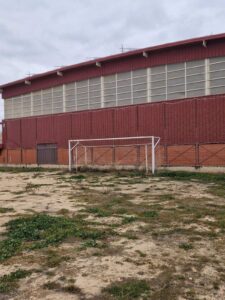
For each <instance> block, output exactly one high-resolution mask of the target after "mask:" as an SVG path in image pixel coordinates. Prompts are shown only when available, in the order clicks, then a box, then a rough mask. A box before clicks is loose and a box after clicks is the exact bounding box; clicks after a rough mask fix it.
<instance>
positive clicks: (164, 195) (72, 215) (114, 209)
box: [0, 171, 225, 300]
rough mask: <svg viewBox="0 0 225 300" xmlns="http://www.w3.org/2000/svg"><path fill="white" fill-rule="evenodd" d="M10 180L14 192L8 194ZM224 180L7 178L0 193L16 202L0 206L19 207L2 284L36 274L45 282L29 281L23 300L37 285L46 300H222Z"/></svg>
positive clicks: (8, 234) (194, 176)
mask: <svg viewBox="0 0 225 300" xmlns="http://www.w3.org/2000/svg"><path fill="white" fill-rule="evenodd" d="M10 176H11V177H12V178H15V179H16V180H17V182H18V186H17V188H14V187H13V186H12V185H11V184H9V185H7V184H6V182H7V181H9V180H10V179H9V178H10ZM50 176H51V180H48V177H50ZM39 177H41V178H40V180H39ZM4 178H5V179H4ZM45 178H46V182H45V181H43V180H44V179H45ZM224 178H225V176H224V175H221V174H219V175H216V174H201V173H188V172H167V171H165V172H159V173H158V174H156V175H155V176H146V175H145V174H144V173H142V172H127V171H124V172H113V173H109V172H82V173H76V174H71V173H67V172H61V171H60V172H59V171H58V172H55V173H51V174H50V173H47V172H46V173H44V172H40V173H39V172H38V171H36V172H35V173H31V174H26V175H23V174H21V175H20V174H14V171H13V174H12V175H11V174H10V173H6V174H2V180H1V181H0V184H1V183H2V187H3V189H7V190H8V192H7V193H11V194H12V195H10V194H3V193H2V194H1V195H0V196H1V197H0V198H1V199H0V200H1V206H2V207H3V211H4V208H5V207H7V206H8V205H9V204H8V203H9V202H8V201H12V199H13V201H14V202H13V207H14V209H15V213H13V214H11V215H10V214H8V215H1V218H0V219H1V220H0V221H1V224H2V225H4V226H5V225H6V228H4V229H3V230H2V234H1V236H0V264H1V267H2V274H5V270H6V271H7V270H8V268H9V267H11V266H16V265H20V266H21V268H22V267H23V268H29V269H32V268H34V265H35V268H36V264H37V266H38V267H37V268H38V270H40V274H39V276H38V281H37V282H36V281H35V280H36V277H35V276H34V278H33V276H32V277H31V278H30V279H29V280H28V281H27V284H26V285H27V286H23V289H17V291H16V290H15V289H14V293H17V294H16V297H17V296H18V297H19V298H21V299H22V298H23V295H22V293H23V292H25V293H28V294H29V296H30V297H32V296H33V295H32V288H31V286H33V284H34V283H35V284H36V285H37V286H35V294H36V296H35V297H39V298H41V297H43V288H45V289H49V290H53V291H54V294H55V295H56V298H57V297H58V296H59V297H62V298H66V297H68V298H69V296H68V293H70V294H74V295H76V297H77V298H80V299H92V300H94V299H97V300H106V299H107V300H116V299H117V300H119V299H120V300H122V299H129V300H130V299H139V300H140V299H142V300H162V299H163V300H164V299H167V300H175V299H178V298H182V299H183V298H184V299H200V298H201V299H205V298H207V299H208V298H210V299H211V298H212V299H214V298H215V299H217V298H218V299H222V298H224V292H223V290H222V286H223V282H224V279H225V277H224V273H225V268H224V259H225V255H224V246H225V239H224V233H225V204H224V191H225V184H224V183H225V181H224ZM4 180H5V183H4V184H3V182H4ZM19 180H20V181H19ZM24 180H26V181H24ZM19 182H21V184H20V183H19ZM24 182H26V183H27V185H26V183H24ZM43 182H44V183H45V184H43ZM50 183H51V184H50ZM25 187H26V188H25ZM39 189H40V190H39ZM37 190H38V192H39V193H35V192H36V191H37ZM15 192H19V193H18V197H15V196H13V195H14V194H15ZM46 192H47V193H46ZM20 193H21V194H22V196H21V197H19V195H20ZM33 195H34V196H33ZM212 195H213V196H212ZM12 196H13V198H12ZM21 198H22V199H21ZM6 201H7V202H6ZM20 202H21V204H22V205H20ZM18 208H19V209H18ZM17 209H18V211H17ZM46 210H47V211H48V212H49V215H48V214H46V213H40V212H41V211H42V212H43V211H44V212H46ZM37 212H39V213H37ZM17 213H18V214H17ZM13 218H16V219H13ZM12 219H13V220H12ZM8 220H12V221H10V222H8V223H6V224H5V222H7V221H8ZM6 259H7V261H5V260H6ZM175 266H176V267H175ZM4 268H5V269H4ZM13 270H14V268H13ZM0 271H1V268H0ZM124 274H128V275H127V276H128V277H129V276H133V278H129V279H128V278H126V279H122V278H123V276H124ZM141 279H143V280H141ZM18 280H19V279H18ZM110 282H112V284H110V285H109V286H107V287H106V288H105V289H104V288H103V287H105V285H106V284H109V283H110ZM12 285H13V284H12ZM16 285H18V287H19V281H16ZM96 287H97V288H99V289H101V288H103V289H102V292H101V293H100V294H98V292H96V290H97V288H96ZM80 288H81V289H82V292H81V291H80ZM45 293H50V292H48V291H45ZM63 293H65V294H63ZM66 294H67V295H66ZM26 295H27V294H26ZM6 296H7V295H6ZM29 296H28V298H29ZM3 297H5V295H3ZM74 297H75V296H74ZM76 297H75V298H76ZM0 298H1V296H0Z"/></svg>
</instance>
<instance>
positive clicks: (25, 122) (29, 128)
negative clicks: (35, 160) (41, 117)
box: [21, 118, 37, 149]
mask: <svg viewBox="0 0 225 300" xmlns="http://www.w3.org/2000/svg"><path fill="white" fill-rule="evenodd" d="M36 140H37V121H36V118H24V119H21V147H22V148H23V149H32V148H36Z"/></svg>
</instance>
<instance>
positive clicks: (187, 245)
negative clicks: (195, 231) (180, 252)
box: [179, 243, 193, 251]
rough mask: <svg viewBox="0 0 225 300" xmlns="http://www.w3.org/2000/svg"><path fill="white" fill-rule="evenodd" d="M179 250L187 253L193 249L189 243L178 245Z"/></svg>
mask: <svg viewBox="0 0 225 300" xmlns="http://www.w3.org/2000/svg"><path fill="white" fill-rule="evenodd" d="M179 248H180V249H184V250H186V251H188V250H191V249H193V245H192V244H190V243H181V244H180V245H179Z"/></svg>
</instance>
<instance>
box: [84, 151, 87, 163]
mask: <svg viewBox="0 0 225 300" xmlns="http://www.w3.org/2000/svg"><path fill="white" fill-rule="evenodd" d="M84 160H85V166H87V147H86V146H85V147H84Z"/></svg>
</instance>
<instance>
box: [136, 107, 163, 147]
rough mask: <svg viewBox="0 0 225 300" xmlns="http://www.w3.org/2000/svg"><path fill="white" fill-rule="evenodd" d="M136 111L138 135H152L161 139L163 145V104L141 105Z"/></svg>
mask: <svg viewBox="0 0 225 300" xmlns="http://www.w3.org/2000/svg"><path fill="white" fill-rule="evenodd" d="M137 110H138V135H139V136H144V135H149V136H151V135H154V136H159V137H161V143H164V125H165V124H164V123H165V121H164V104H163V103H155V104H151V105H149V104H143V105H139V106H137Z"/></svg>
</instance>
